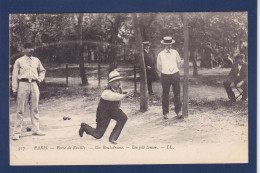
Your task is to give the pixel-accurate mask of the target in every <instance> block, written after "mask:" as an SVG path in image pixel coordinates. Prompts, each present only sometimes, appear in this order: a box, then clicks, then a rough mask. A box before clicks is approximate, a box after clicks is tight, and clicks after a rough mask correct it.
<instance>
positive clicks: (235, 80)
mask: <svg viewBox="0 0 260 173" xmlns="http://www.w3.org/2000/svg"><path fill="white" fill-rule="evenodd" d="M244 58H245V55H244V54H238V55H237V56H236V57H235V59H236V63H235V64H233V66H232V68H231V71H230V73H229V75H228V79H227V80H226V81H224V83H223V84H224V87H225V90H226V92H227V95H228V98H229V99H230V100H231V101H232V102H235V101H236V97H235V94H234V92H233V91H232V87H235V86H236V87H238V88H242V89H243V94H242V99H241V100H242V101H245V100H246V99H247V93H248V65H247V63H245V62H244Z"/></svg>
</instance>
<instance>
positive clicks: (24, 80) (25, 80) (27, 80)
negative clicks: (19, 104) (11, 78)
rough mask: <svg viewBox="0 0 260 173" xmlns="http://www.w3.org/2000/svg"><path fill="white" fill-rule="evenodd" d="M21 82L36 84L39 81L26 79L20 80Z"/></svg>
mask: <svg viewBox="0 0 260 173" xmlns="http://www.w3.org/2000/svg"><path fill="white" fill-rule="evenodd" d="M19 81H23V82H30V83H31V82H36V81H37V80H36V79H26V78H22V79H20V80H19Z"/></svg>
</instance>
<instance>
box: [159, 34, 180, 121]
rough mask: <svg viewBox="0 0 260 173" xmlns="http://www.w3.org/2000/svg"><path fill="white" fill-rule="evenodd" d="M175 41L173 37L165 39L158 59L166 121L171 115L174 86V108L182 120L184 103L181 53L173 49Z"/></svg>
mask: <svg viewBox="0 0 260 173" xmlns="http://www.w3.org/2000/svg"><path fill="white" fill-rule="evenodd" d="M173 43H175V41H174V40H173V39H172V37H169V36H167V37H164V38H163V40H162V41H161V44H163V45H164V50H163V51H161V52H160V53H159V54H158V57H157V69H158V71H159V72H160V73H161V81H162V89H163V94H162V109H163V117H164V119H168V114H169V92H170V87H171V86H172V91H173V94H174V106H175V113H176V115H177V118H181V117H182V114H181V107H182V103H181V100H180V74H179V68H178V66H180V64H181V63H182V60H181V58H180V55H179V53H178V52H177V51H176V50H174V49H172V48H171V47H172V44H173Z"/></svg>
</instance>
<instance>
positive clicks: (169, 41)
mask: <svg viewBox="0 0 260 173" xmlns="http://www.w3.org/2000/svg"><path fill="white" fill-rule="evenodd" d="M161 43H162V44H173V43H175V41H174V40H173V39H172V37H170V36H166V37H163V40H162V41H161Z"/></svg>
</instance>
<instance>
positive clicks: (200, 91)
mask: <svg viewBox="0 0 260 173" xmlns="http://www.w3.org/2000/svg"><path fill="white" fill-rule="evenodd" d="M186 14H187V16H186V19H187V21H188V28H189V39H188V41H189V53H188V55H189V59H190V63H189V68H190V75H189V76H190V77H189V103H188V104H189V117H188V118H185V119H183V120H177V119H176V118H175V117H174V116H175V115H174V113H173V112H174V111H173V109H174V107H171V109H172V114H170V115H171V117H172V118H171V119H170V120H169V121H164V120H163V119H162V116H161V85H160V82H159V81H157V82H155V83H154V88H155V89H154V90H155V95H154V96H152V97H149V98H148V103H149V108H148V110H147V111H146V112H145V113H141V112H139V109H138V105H139V102H140V98H139V97H141V94H142V93H143V92H142V91H140V89H139V83H140V82H139V81H140V80H138V76H137V78H135V77H134V71H135V70H134V69H135V68H134V67H135V66H136V68H137V73H138V72H140V71H141V70H142V66H140V60H139V59H140V55H139V54H138V48H139V47H138V45H140V44H138V39H136V38H138V37H137V36H136V33H135V32H134V26H133V25H134V24H133V20H132V16H131V14H125V13H112V14H102V13H101V14H91V13H87V14H83V13H81V14H13V15H10V26H9V27H10V72H11V71H12V70H11V69H12V64H13V63H14V61H15V59H17V58H18V57H20V56H21V55H20V51H19V50H20V48H21V47H22V45H23V43H24V42H25V41H31V42H33V43H34V44H35V56H37V57H38V58H39V59H40V60H41V61H42V63H43V66H44V67H45V68H46V70H47V73H46V79H45V81H44V83H42V84H41V86H40V90H41V101H40V111H41V119H42V127H43V129H44V130H45V131H46V132H48V133H49V134H51V135H47V136H46V137H44V138H38V137H33V138H35V140H36V141H37V142H38V143H39V144H44V143H46V144H48V145H49V146H50V145H52V146H56V145H57V144H58V143H61V142H64V141H63V140H64V139H66V142H65V143H66V144H68V145H69V144H73V145H80V144H84V143H85V142H86V140H87V141H91V142H90V143H92V144H93V145H95V144H101V143H104V142H106V138H107V136H106V135H108V134H107V133H106V134H105V137H103V139H102V140H101V141H95V140H92V139H86V140H82V139H80V138H79V139H77V138H76V139H75V136H76V135H77V130H78V127H79V124H80V122H81V121H86V122H93V125H94V124H95V123H94V122H95V109H96V107H95V106H93V105H97V103H98V99H99V96H100V93H101V91H102V89H103V88H104V86H105V84H106V82H107V73H108V71H110V70H111V69H115V68H116V69H118V70H119V71H120V72H121V73H122V74H123V75H124V76H125V78H124V81H123V85H124V86H125V88H126V89H134V88H135V81H136V83H137V87H136V88H137V93H136V96H135V98H134V99H132V100H125V101H124V103H123V104H122V109H125V110H126V112H127V114H128V115H129V120H128V123H127V125H126V128H125V129H124V130H125V131H124V132H123V134H122V136H121V137H120V139H119V140H121V141H122V144H123V145H129V144H130V143H131V144H134V143H137V144H140V142H141V143H153V142H155V143H158V144H159V143H162V144H169V143H172V142H173V143H174V145H175V146H177V148H179V151H182V150H183V149H185V148H188V147H190V146H192V147H193V150H192V151H196V149H198V147H201V146H202V147H205V148H207V149H209V148H211V146H215V147H216V146H220V147H219V148H218V149H216V151H215V152H217V153H221V154H220V155H219V156H218V159H216V158H214V155H213V156H211V157H210V158H207V157H208V156H207V157H205V158H207V159H209V160H211V162H214V160H215V161H217V162H220V163H221V159H222V161H224V162H247V159H248V158H247V152H248V151H247V150H248V105H247V102H245V103H244V102H243V103H242V102H237V103H235V104H229V103H228V102H227V96H226V93H225V90H224V88H223V86H222V82H223V81H224V80H225V78H226V76H227V74H228V72H229V70H230V69H223V68H219V67H216V68H214V69H207V68H201V67H200V66H199V64H200V62H201V60H202V59H203V58H207V57H204V55H203V52H204V46H205V45H206V44H207V43H208V42H210V43H211V45H212V48H213V50H214V56H216V57H219V56H224V55H225V54H226V53H229V54H230V55H231V57H233V56H234V55H235V54H236V53H240V52H241V51H242V49H241V48H242V47H243V46H247V34H248V28H247V25H248V24H247V13H246V12H230V13H229V12H225V13H217V12H216V13H186ZM138 20H139V26H140V33H141V36H142V40H149V41H150V42H151V43H152V50H153V51H154V53H155V55H157V54H158V52H159V51H160V50H161V49H162V47H161V45H160V41H161V39H162V37H163V36H165V35H170V36H172V37H173V38H174V40H175V41H176V43H175V44H174V45H173V46H174V48H176V49H177V50H178V52H179V53H180V54H181V56H182V55H184V53H185V52H184V27H183V22H182V17H181V13H140V14H139V15H138ZM246 53H247V52H246ZM66 65H67V66H68V83H66ZM98 65H100V66H101V67H100V74H101V75H100V76H101V78H100V83H99V77H98V76H99V75H98V74H99V73H98V72H99V68H98ZM183 71H184V69H183V68H181V69H180V73H181V76H182V80H183V76H184V72H183ZM10 74H11V73H10ZM142 81H145V80H141V82H142ZM99 84H100V85H99ZM61 103H62V104H61ZM171 105H173V104H171ZM66 115H68V116H71V117H72V120H71V121H66V122H64V121H63V119H62V117H63V116H66ZM10 116H11V117H10V127H12V125H13V118H14V116H15V100H14V99H12V98H11V100H10ZM29 125H30V120H29V116H28V117H26V118H25V127H26V126H29ZM112 126H113V125H111V126H110V127H112ZM147 129H148V130H147ZM10 132H11V129H10ZM137 132H138V133H137ZM124 133H125V134H124ZM136 133H137V134H136ZM10 134H11V133H10ZM26 136H30V135H28V134H27V133H26V132H25V138H23V139H22V140H21V141H19V142H18V143H13V142H12V141H11V148H12V147H13V148H15V146H17V145H19V144H21V143H22V144H23V145H26V146H29V147H30V146H31V147H32V144H31V143H30V141H31V137H28V138H27V137H26ZM129 138H130V139H131V140H129ZM37 142H36V143H37ZM33 145H35V144H33ZM227 146H228V147H231V146H232V147H233V149H234V150H232V151H235V153H236V154H237V155H233V156H232V157H230V153H225V152H220V151H221V150H222V149H223V148H222V147H224V148H226V147H227ZM192 147H191V148H192ZM241 149H242V151H243V152H242V154H241V153H237V152H236V151H241ZM207 151H208V150H207ZM195 153H196V152H195ZM195 153H192V152H191V153H189V155H190V156H192V155H193V156H194V155H195ZM204 154H205V153H204ZM215 154H216V153H215ZM223 154H224V155H223ZM204 156H206V155H204ZM238 156H242V157H238ZM205 158H203V157H201V159H202V160H203V159H204V162H205ZM185 159H186V161H187V158H182V160H181V162H184V163H185ZM229 159H231V160H229ZM236 159H237V160H236ZM193 161H194V160H193ZM173 162H176V163H178V160H174V159H173ZM201 162H203V161H201Z"/></svg>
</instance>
